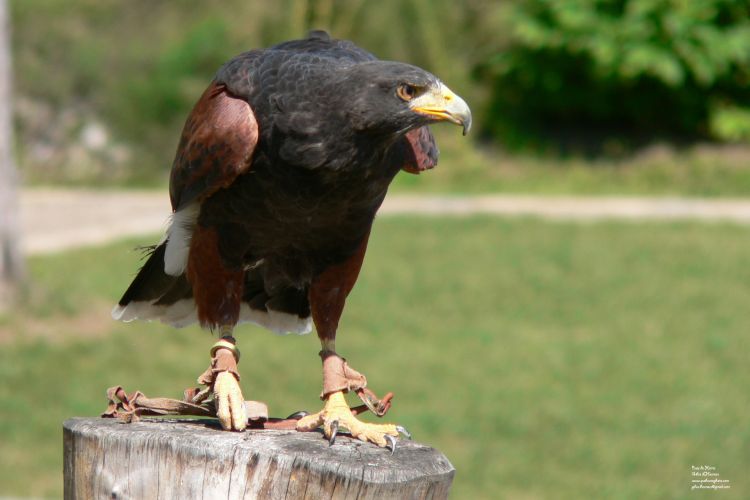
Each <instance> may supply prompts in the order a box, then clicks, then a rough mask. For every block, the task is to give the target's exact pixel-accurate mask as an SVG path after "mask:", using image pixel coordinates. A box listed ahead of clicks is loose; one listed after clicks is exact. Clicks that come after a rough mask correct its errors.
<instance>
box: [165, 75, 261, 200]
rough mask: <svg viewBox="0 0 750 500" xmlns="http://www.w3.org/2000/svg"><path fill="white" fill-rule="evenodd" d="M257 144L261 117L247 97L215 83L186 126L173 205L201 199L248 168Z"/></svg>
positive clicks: (175, 175)
mask: <svg viewBox="0 0 750 500" xmlns="http://www.w3.org/2000/svg"><path fill="white" fill-rule="evenodd" d="M257 143H258V122H257V121H256V119H255V115H254V113H253V110H252V109H251V108H250V105H249V104H248V103H247V101H245V100H244V99H241V98H239V97H236V96H234V95H232V93H231V92H229V90H228V89H227V88H226V86H225V85H224V84H222V83H217V82H213V83H211V85H209V87H208V88H207V89H206V91H205V92H203V95H202V96H201V98H200V100H199V101H198V103H197V104H196V105H195V107H194V108H193V111H192V112H191V113H190V116H189V117H188V119H187V121H186V122H185V128H184V129H183V130H182V136H181V138H180V144H179V146H178V147H177V155H176V156H175V159H174V163H173V165H172V173H171V176H170V179H169V198H170V200H171V202H172V209H173V210H174V211H175V212H177V211H179V210H181V209H183V208H185V207H186V206H188V205H189V204H191V203H192V202H194V201H198V202H201V201H203V200H204V199H206V198H207V197H208V196H210V195H211V194H213V193H215V192H216V191H218V190H219V189H221V188H224V187H227V186H229V185H230V184H231V183H232V182H233V181H234V180H235V179H236V178H237V176H238V175H240V174H243V173H245V172H247V171H249V170H250V161H251V158H252V156H253V151H254V150H255V146H256V144H257Z"/></svg>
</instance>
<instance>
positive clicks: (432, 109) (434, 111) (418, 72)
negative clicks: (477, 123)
mask: <svg viewBox="0 0 750 500" xmlns="http://www.w3.org/2000/svg"><path fill="white" fill-rule="evenodd" d="M339 85H341V88H340V89H339V92H340V94H339V95H340V96H342V97H345V99H344V101H343V102H342V103H341V104H340V106H343V107H344V108H345V109H344V110H343V111H344V112H345V113H346V114H347V116H348V117H349V120H351V124H352V126H353V127H354V128H355V129H357V130H361V131H371V132H376V133H377V132H381V133H395V134H400V133H405V132H407V131H409V130H411V129H414V128H417V127H421V126H423V125H429V124H431V123H435V122H441V121H448V122H451V123H454V124H456V125H461V126H462V127H463V133H464V135H466V133H467V132H468V131H469V129H470V128H471V110H470V109H469V106H468V105H467V104H466V102H465V101H464V100H463V99H461V98H460V97H459V96H457V95H456V94H454V93H453V91H451V89H449V88H448V87H447V86H446V85H445V84H443V82H441V81H440V80H439V79H438V78H437V77H436V76H434V75H432V74H431V73H428V72H427V71H425V70H423V69H421V68H418V67H416V66H412V65H410V64H404V63H398V62H390V61H370V62H366V63H360V64H356V65H353V66H350V67H349V68H347V70H346V75H345V77H344V78H343V79H342V80H341V81H340V82H339Z"/></svg>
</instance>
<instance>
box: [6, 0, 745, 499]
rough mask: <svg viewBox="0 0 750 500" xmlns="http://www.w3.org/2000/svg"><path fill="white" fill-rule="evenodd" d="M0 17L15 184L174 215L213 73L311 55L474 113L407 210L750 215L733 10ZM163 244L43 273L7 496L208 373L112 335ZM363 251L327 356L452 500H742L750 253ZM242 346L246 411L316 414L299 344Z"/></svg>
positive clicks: (551, 236)
mask: <svg viewBox="0 0 750 500" xmlns="http://www.w3.org/2000/svg"><path fill="white" fill-rule="evenodd" d="M10 6H11V13H12V29H13V31H12V35H13V39H12V42H13V55H14V58H15V59H14V69H15V75H14V78H15V92H16V95H15V101H14V111H15V125H16V138H15V139H16V153H17V159H18V164H19V168H20V170H21V174H22V177H23V180H24V183H25V185H26V186H31V187H34V186H41V185H45V186H46V185H52V186H57V187H69V186H84V187H93V188H96V189H99V188H101V187H107V188H115V189H117V188H133V187H139V188H143V187H146V188H154V189H158V190H162V191H163V190H164V188H165V186H166V182H167V175H168V171H169V167H170V165H171V160H172V156H173V154H174V150H175V148H176V144H177V139H178V136H179V131H180V128H181V127H182V123H183V121H184V119H185V117H186V114H187V113H188V111H189V109H190V107H191V106H192V104H193V103H194V102H195V100H196V99H197V97H198V96H199V95H200V93H201V92H202V91H203V89H204V88H205V86H206V85H207V83H208V81H210V79H211V77H212V75H213V74H214V72H215V71H216V69H217V68H218V67H219V66H220V65H221V64H222V63H223V62H224V61H226V60H227V59H228V58H230V57H231V56H233V55H235V54H237V53H239V52H242V51H244V50H247V49H249V48H254V47H259V46H267V45H270V44H273V43H276V42H280V41H283V40H286V39H289V38H294V37H299V36H301V35H303V34H304V33H306V31H307V30H308V29H310V28H326V29H328V30H329V31H331V33H332V34H333V35H334V36H336V37H339V38H348V39H351V40H354V41H355V42H356V43H358V44H360V45H361V46H363V47H365V48H367V49H368V50H370V51H372V52H374V53H375V54H376V55H377V56H379V57H381V58H386V59H396V60H402V61H408V62H411V63H414V64H417V65H420V66H422V67H425V68H426V69H429V70H430V71H432V72H433V73H435V74H437V75H439V76H440V77H441V79H443V80H444V81H445V82H446V83H447V84H448V85H449V86H450V87H451V88H452V89H453V90H455V91H456V92H457V93H458V94H460V95H462V96H463V97H464V98H466V100H467V102H469V104H470V105H471V107H472V111H473V112H474V116H475V124H476V128H475V131H474V132H473V133H472V135H471V136H470V137H469V138H462V137H460V135H459V134H458V133H457V131H456V130H455V129H453V128H449V127H445V128H443V127H435V131H436V134H437V138H438V142H439V145H440V147H441V152H442V154H441V165H440V166H439V167H438V168H437V169H435V170H434V171H431V172H429V173H428V174H425V175H420V176H409V175H400V176H399V177H398V178H397V181H396V184H395V186H394V190H395V191H396V192H408V193H435V192H438V193H449V194H459V193H464V194H477V193H540V194H548V195H557V194H570V195H584V194H586V195H589V194H591V195H597V196H606V195H622V194H630V195H652V196H661V195H681V196H696V195H698V196H712V197H742V196H747V195H749V194H750V2H747V1H745V0H558V1H553V0H508V1H504V2H502V1H500V2H498V1H490V0H453V1H448V0H403V1H396V0H381V1H379V2H372V1H366V0H317V1H315V0H278V1H273V2H272V1H268V2H261V1H257V0H256V1H253V0H225V1H219V0H203V1H189V0H180V1H169V2H167V1H163V0H150V1H146V0H130V1H127V2H123V1H119V0H66V1H62V0H11V1H10ZM165 196H166V193H165ZM70 222H71V224H74V223H75V221H70ZM158 238H159V236H158V235H151V236H144V237H142V238H137V239H131V240H127V241H123V242H117V243H113V244H111V245H108V246H105V247H98V248H87V249H82V250H75V251H68V252H64V253H60V254H57V255H49V256H44V257H34V258H32V259H31V260H30V266H29V267H30V270H29V271H30V283H29V285H28V288H27V290H26V294H25V298H24V301H23V303H22V304H20V305H19V307H18V308H16V309H15V310H14V311H12V312H11V313H8V314H5V315H0V379H2V380H3V383H2V384H0V496H2V495H13V496H36V497H49V498H55V497H59V496H61V492H62V481H61V467H62V460H61V458H62V450H61V445H62V438H61V422H62V420H64V419H65V418H67V417H70V416H74V415H96V414H98V413H99V412H100V411H101V410H103V408H104V406H105V398H104V390H105V389H106V388H107V387H109V386H111V385H117V384H122V385H124V386H125V388H126V389H127V390H129V391H131V390H135V389H141V390H143V391H144V392H146V394H148V395H163V396H170V395H172V396H179V395H180V394H181V391H182V389H183V388H185V387H187V386H189V385H191V384H192V383H193V379H194V378H195V376H197V375H198V374H199V373H200V372H201V371H202V370H203V368H205V366H204V365H205V364H206V362H207V352H206V351H207V348H208V346H209V345H210V343H211V340H210V338H209V337H208V335H207V334H205V333H201V332H200V331H199V329H197V328H196V327H190V328H187V329H184V330H173V329H170V328H167V327H162V326H159V325H153V324H127V325H124V324H117V323H114V322H112V321H111V319H109V310H110V308H111V304H112V303H113V302H114V301H115V300H117V299H118V298H119V295H120V294H121V292H122V291H123V289H124V287H125V286H126V285H127V284H128V282H129V280H130V279H131V277H132V275H133V273H134V271H135V270H136V269H137V267H138V263H139V259H140V254H139V252H136V251H132V249H133V248H134V247H135V246H137V245H144V244H150V243H153V242H154V241H156V240H157V239H158ZM371 241H372V242H371V249H370V251H369V255H368V258H367V259H366V261H365V266H364V269H363V275H362V277H361V280H360V282H359V284H358V286H357V287H356V288H355V291H354V293H353V295H352V298H351V300H350V301H349V306H348V309H347V311H346V312H345V314H344V318H343V320H342V327H341V330H340V331H341V335H340V340H339V344H340V349H341V351H342V353H344V354H346V356H347V357H348V358H349V359H350V360H351V362H352V364H353V366H355V367H357V368H358V369H360V370H362V371H363V372H364V373H366V374H367V375H368V378H369V380H370V384H371V386H372V387H373V389H374V390H376V391H378V392H382V391H386V390H394V391H395V392H396V394H397V396H396V397H397V399H396V400H395V404H394V408H393V410H392V412H391V413H390V414H389V417H390V418H391V419H392V420H394V421H397V422H399V423H402V424H404V425H406V426H407V427H408V428H409V429H410V430H411V431H412V432H413V433H414V434H415V437H416V439H418V440H420V441H423V442H427V443H429V444H431V445H433V446H436V447H438V448H440V449H441V450H442V451H443V452H445V453H446V454H447V456H448V457H449V458H450V459H451V461H452V462H453V464H454V465H455V466H456V468H457V471H458V472H457V475H456V479H455V482H454V489H453V493H454V495H453V496H454V497H455V498H488V499H489V498H513V499H547V498H570V499H577V498H622V499H630V498H655V499H656V498H688V497H690V498H692V496H693V495H696V494H697V493H695V492H691V491H690V484H691V483H690V481H691V479H692V478H691V476H690V472H691V466H692V465H702V464H708V465H712V466H715V467H717V470H718V472H720V473H721V477H722V478H725V479H729V480H730V481H731V490H728V491H723V492H721V493H720V494H721V496H722V498H748V496H749V495H750V493H749V492H750V482H749V480H748V477H747V474H746V471H747V469H748V467H749V466H750V427H749V426H748V425H747V416H746V413H747V408H748V403H750V401H748V394H750V378H749V377H748V371H747V353H748V352H749V348H750V345H748V335H747V334H748V332H749V331H750V318H749V317H748V316H747V315H746V314H745V312H746V310H747V304H748V299H750V274H749V272H750V271H749V270H750V233H748V231H747V228H746V227H744V226H738V225H732V224H707V223H701V222H684V223H660V222H628V223H625V222H597V223H578V222H549V221H541V220H536V219H524V218H521V219H505V218H500V217H480V216H470V217H466V218H450V217H448V218H445V217H444V218H439V217H406V216H400V217H396V218H381V219H379V221H378V222H377V223H376V226H375V231H374V234H373V237H372V240H371ZM72 270H75V272H73V271H72ZM238 337H239V343H240V347H241V348H242V349H243V353H245V356H244V357H243V366H241V370H242V371H243V386H244V388H245V390H246V392H247V394H246V396H247V397H249V398H256V399H261V400H264V401H266V402H268V403H269V406H270V408H271V411H272V412H273V413H274V414H278V415H285V414H287V413H291V412H292V411H296V410H298V409H302V408H305V409H308V410H314V409H316V407H317V406H318V405H319V401H318V399H317V394H318V392H319V383H320V368H319V360H318V358H317V356H316V355H315V353H316V352H317V349H318V344H317V339H316V338H315V336H314V335H313V336H308V337H303V338H296V337H293V338H281V337H276V336H272V335H270V334H267V333H264V332H262V331H261V330H260V329H257V328H254V327H243V328H242V329H241V331H240V333H239V334H238ZM155 358H158V361H159V362H158V363H155V362H153V359H155ZM269 373H274V374H280V375H277V376H274V377H269V376H268V374H269Z"/></svg>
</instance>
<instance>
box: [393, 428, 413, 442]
mask: <svg viewBox="0 0 750 500" xmlns="http://www.w3.org/2000/svg"><path fill="white" fill-rule="evenodd" d="M396 430H397V431H398V432H400V433H401V434H403V435H404V437H406V439H408V440H411V433H410V432H409V431H407V430H406V427H403V426H401V425H397V426H396Z"/></svg>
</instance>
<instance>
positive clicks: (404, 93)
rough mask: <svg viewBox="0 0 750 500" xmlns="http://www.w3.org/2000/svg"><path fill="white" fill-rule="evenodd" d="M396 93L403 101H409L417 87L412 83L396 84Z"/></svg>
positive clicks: (415, 92) (415, 93)
mask: <svg viewBox="0 0 750 500" xmlns="http://www.w3.org/2000/svg"><path fill="white" fill-rule="evenodd" d="M396 94H397V95H398V96H399V97H400V98H401V99H403V100H404V101H411V100H412V99H414V97H415V96H416V95H417V88H416V87H415V86H414V85H409V84H408V83H404V84H403V85H399V86H398V88H397V89H396Z"/></svg>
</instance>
